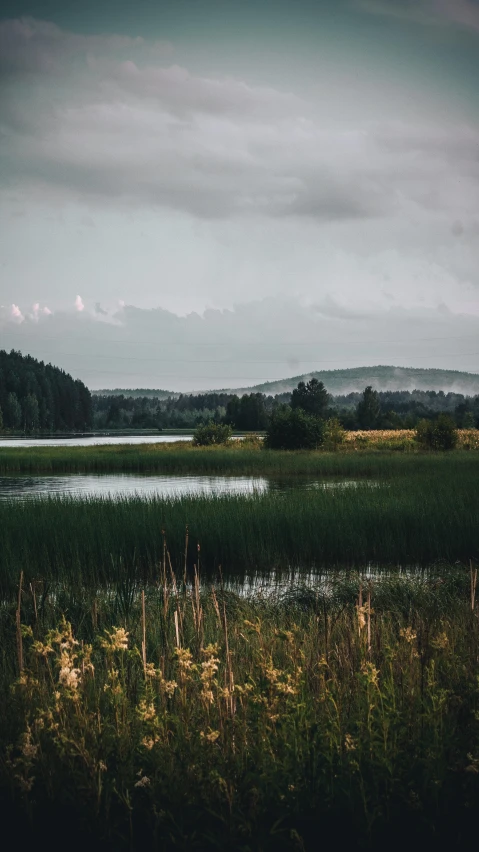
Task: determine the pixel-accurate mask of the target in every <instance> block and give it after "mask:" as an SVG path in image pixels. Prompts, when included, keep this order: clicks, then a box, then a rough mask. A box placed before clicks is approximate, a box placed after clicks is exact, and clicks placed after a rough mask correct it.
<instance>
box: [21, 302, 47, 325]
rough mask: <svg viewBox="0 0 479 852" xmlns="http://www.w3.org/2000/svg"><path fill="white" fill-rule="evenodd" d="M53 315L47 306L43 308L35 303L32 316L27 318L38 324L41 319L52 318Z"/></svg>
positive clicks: (29, 315)
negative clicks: (42, 317)
mask: <svg viewBox="0 0 479 852" xmlns="http://www.w3.org/2000/svg"><path fill="white" fill-rule="evenodd" d="M51 313H52V312H51V310H50V308H47V307H46V306H44V307H43V308H41V307H40V303H39V302H35V304H34V305H32V312H31V314H27V316H28V317H30V318H31V319H33V320H34V321H35V322H38V320H39V319H40V317H41V316H44V317H48V316H50V314H51Z"/></svg>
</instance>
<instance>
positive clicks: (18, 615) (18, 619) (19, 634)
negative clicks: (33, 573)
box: [15, 571, 23, 672]
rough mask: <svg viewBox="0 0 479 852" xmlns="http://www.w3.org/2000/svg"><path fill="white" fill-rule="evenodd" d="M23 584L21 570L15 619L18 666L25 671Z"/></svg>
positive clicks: (21, 572)
mask: <svg viewBox="0 0 479 852" xmlns="http://www.w3.org/2000/svg"><path fill="white" fill-rule="evenodd" d="M22 586H23V571H20V583H19V586H18V606H17V611H16V616H15V621H16V625H17V654H18V668H19V669H20V672H22V671H23V638H22V621H21V609H22Z"/></svg>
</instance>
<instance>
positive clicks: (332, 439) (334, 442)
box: [324, 417, 346, 450]
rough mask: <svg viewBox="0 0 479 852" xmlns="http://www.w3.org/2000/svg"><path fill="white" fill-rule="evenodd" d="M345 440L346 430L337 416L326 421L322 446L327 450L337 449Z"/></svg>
mask: <svg viewBox="0 0 479 852" xmlns="http://www.w3.org/2000/svg"><path fill="white" fill-rule="evenodd" d="M345 441H346V430H345V429H343V427H342V426H341V423H340V422H339V420H338V418H337V417H332V418H331V419H330V420H327V421H326V424H325V427H324V446H325V448H326V449H327V450H337V449H338V447H339V446H341V444H344V443H345Z"/></svg>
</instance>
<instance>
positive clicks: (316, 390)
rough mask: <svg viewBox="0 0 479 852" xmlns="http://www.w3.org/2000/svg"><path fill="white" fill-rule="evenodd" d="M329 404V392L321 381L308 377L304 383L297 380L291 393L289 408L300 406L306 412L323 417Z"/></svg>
mask: <svg viewBox="0 0 479 852" xmlns="http://www.w3.org/2000/svg"><path fill="white" fill-rule="evenodd" d="M328 405H329V394H328V392H327V390H326V388H325V387H324V385H323V383H322V382H319V381H318V380H317V379H310V381H309V382H308V383H307V384H305V383H304V382H299V384H298V387H297V388H295V389H294V391H293V393H292V394H291V408H301V409H302V410H303V411H305V412H306V413H307V414H313V415H314V416H315V417H321V418H325V417H326V414H327V410H328Z"/></svg>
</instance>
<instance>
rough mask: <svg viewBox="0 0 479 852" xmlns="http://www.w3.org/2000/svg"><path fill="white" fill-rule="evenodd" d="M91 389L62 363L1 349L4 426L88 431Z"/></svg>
mask: <svg viewBox="0 0 479 852" xmlns="http://www.w3.org/2000/svg"><path fill="white" fill-rule="evenodd" d="M92 416H93V409H92V399H91V393H90V391H89V390H88V388H87V387H86V385H84V384H83V382H81V381H80V380H79V379H73V378H72V376H70V375H69V374H68V373H65V371H64V370H61V369H60V368H59V367H53V366H52V365H51V364H45V363H44V362H43V361H37V359H36V358H32V356H31V355H22V354H21V352H16V351H15V350H14V349H12V350H11V352H6V351H5V350H3V349H2V350H0V429H3V430H10V431H23V432H56V431H88V430H90V429H91V426H92Z"/></svg>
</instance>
